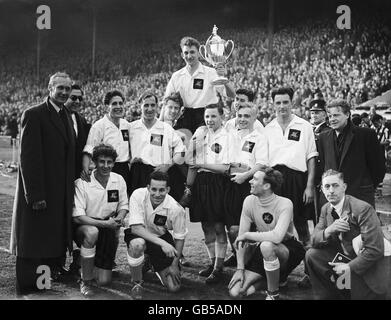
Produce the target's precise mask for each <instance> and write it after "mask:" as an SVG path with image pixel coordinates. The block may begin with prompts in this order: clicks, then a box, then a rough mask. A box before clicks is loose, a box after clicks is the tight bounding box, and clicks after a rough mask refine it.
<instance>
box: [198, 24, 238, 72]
mask: <svg viewBox="0 0 391 320" xmlns="http://www.w3.org/2000/svg"><path fill="white" fill-rule="evenodd" d="M217 30H218V28H217V27H216V25H214V27H213V31H212V34H211V35H210V37H209V38H208V40H206V43H205V45H201V46H200V50H199V51H200V55H201V57H202V58H203V59H205V61H207V62H208V63H209V64H211V65H212V66H213V67H214V68H216V66H217V65H219V64H221V63H222V64H225V62H226V61H227V59H228V58H229V57H230V56H231V54H232V52H233V51H234V42H233V41H232V40H228V41H226V40H224V39H221V38H220V36H218V35H217ZM228 47H231V49H229V48H228ZM228 52H229V53H228ZM227 53H228V54H227ZM219 79H227V78H225V77H219Z"/></svg>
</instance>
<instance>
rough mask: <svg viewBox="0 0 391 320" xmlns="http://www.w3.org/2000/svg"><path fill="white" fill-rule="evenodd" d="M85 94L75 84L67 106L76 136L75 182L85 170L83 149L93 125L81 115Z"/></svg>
mask: <svg viewBox="0 0 391 320" xmlns="http://www.w3.org/2000/svg"><path fill="white" fill-rule="evenodd" d="M83 95H84V92H83V90H82V88H81V87H80V86H79V85H78V84H73V85H72V87H71V94H70V95H69V98H68V100H67V102H65V106H66V107H67V108H68V110H69V111H70V114H71V118H72V124H73V132H74V134H75V143H76V146H75V180H76V179H77V178H80V173H81V171H82V170H83V167H82V156H83V149H84V146H85V145H86V142H87V137H88V132H89V131H90V127H91V125H89V124H88V123H87V120H86V119H85V118H84V117H83V116H82V115H81V114H80V113H79V111H80V107H81V106H82V102H83Z"/></svg>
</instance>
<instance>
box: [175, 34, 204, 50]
mask: <svg viewBox="0 0 391 320" xmlns="http://www.w3.org/2000/svg"><path fill="white" fill-rule="evenodd" d="M179 45H180V47H181V49H182V48H183V47H184V46H188V47H191V46H195V47H196V48H197V50H199V49H200V43H199V42H198V41H197V40H196V39H194V38H192V37H183V38H182V39H181V42H180V43H179Z"/></svg>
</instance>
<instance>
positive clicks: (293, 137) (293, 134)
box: [288, 129, 301, 141]
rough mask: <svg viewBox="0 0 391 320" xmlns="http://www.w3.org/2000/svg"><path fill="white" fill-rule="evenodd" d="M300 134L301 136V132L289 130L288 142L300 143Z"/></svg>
mask: <svg viewBox="0 0 391 320" xmlns="http://www.w3.org/2000/svg"><path fill="white" fill-rule="evenodd" d="M300 134H301V131H300V130H296V129H289V134H288V140H294V141H299V140H300Z"/></svg>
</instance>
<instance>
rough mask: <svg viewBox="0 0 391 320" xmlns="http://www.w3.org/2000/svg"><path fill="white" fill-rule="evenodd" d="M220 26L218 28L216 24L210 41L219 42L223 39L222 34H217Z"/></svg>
mask: <svg viewBox="0 0 391 320" xmlns="http://www.w3.org/2000/svg"><path fill="white" fill-rule="evenodd" d="M218 29H219V28H217V26H216V25H214V26H213V30H212V36H211V38H210V42H218V43H221V41H222V39H221V38H220V36H219V35H218V34H217V30H218Z"/></svg>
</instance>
